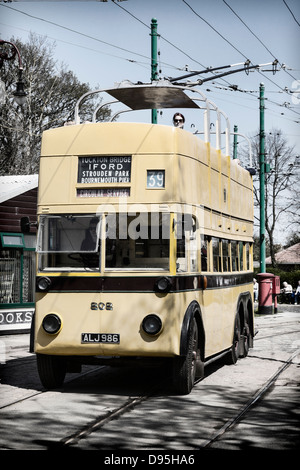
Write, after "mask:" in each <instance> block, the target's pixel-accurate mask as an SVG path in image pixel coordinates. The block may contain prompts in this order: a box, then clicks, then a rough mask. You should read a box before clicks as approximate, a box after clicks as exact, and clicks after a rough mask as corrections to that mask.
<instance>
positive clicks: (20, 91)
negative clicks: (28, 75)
mask: <svg viewBox="0 0 300 470" xmlns="http://www.w3.org/2000/svg"><path fill="white" fill-rule="evenodd" d="M3 44H9V45H10V46H11V47H12V51H11V55H9V54H8V53H7V52H0V67H2V65H3V62H4V60H13V59H14V58H15V56H16V54H17V55H18V60H19V76H18V81H17V84H16V91H15V92H14V93H13V95H14V99H15V102H16V103H17V104H18V105H19V106H22V105H23V104H25V101H26V92H25V90H24V82H23V78H22V75H23V67H22V60H21V55H20V52H19V50H18V48H17V46H16V45H15V44H14V43H12V42H8V41H4V40H3V39H0V45H1V46H2V45H3Z"/></svg>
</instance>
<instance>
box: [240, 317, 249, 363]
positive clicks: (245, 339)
mask: <svg viewBox="0 0 300 470" xmlns="http://www.w3.org/2000/svg"><path fill="white" fill-rule="evenodd" d="M250 343H251V333H250V328H249V325H248V323H247V322H246V323H245V326H244V328H243V332H242V334H241V339H240V357H247V356H248V352H249V348H250Z"/></svg>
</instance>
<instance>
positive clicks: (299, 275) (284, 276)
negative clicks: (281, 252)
mask: <svg viewBox="0 0 300 470" xmlns="http://www.w3.org/2000/svg"><path fill="white" fill-rule="evenodd" d="M267 272H268V273H272V274H275V276H279V277H280V286H281V287H282V285H283V282H285V281H286V282H287V283H288V284H291V286H292V287H293V289H296V287H297V286H298V281H300V270H295V271H283V270H282V269H279V268H272V267H267ZM257 273H258V270H257V269H255V270H254V277H256V276H257Z"/></svg>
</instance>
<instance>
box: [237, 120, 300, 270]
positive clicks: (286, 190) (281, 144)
mask: <svg viewBox="0 0 300 470" xmlns="http://www.w3.org/2000/svg"><path fill="white" fill-rule="evenodd" d="M251 142H252V149H253V154H254V161H255V163H256V168H257V169H258V175H256V177H254V179H253V190H254V204H255V206H256V208H259V205H260V188H259V149H260V145H259V135H256V136H255V137H253V138H252V139H251ZM244 153H245V152H243V154H244ZM265 153H266V158H265V160H266V161H267V162H268V163H270V166H271V171H270V172H269V173H266V180H265V181H266V184H265V229H266V233H267V235H268V242H269V243H268V244H269V249H270V256H271V260H272V266H273V267H274V266H275V265H276V260H275V254H276V252H277V250H278V246H279V247H280V245H276V243H275V239H274V237H275V231H276V230H277V229H278V227H279V225H280V224H281V225H282V226H287V225H288V224H290V222H291V221H287V220H285V219H286V217H287V214H288V208H289V206H290V199H293V200H295V197H296V181H297V175H296V172H297V170H296V171H295V168H297V165H296V162H297V156H296V155H295V152H294V148H293V147H291V146H289V145H288V141H287V138H286V137H285V136H284V135H283V133H282V131H281V130H280V129H273V130H272V131H271V132H270V133H269V134H267V135H266V137H265ZM255 219H256V220H257V221H259V215H256V214H255ZM285 235H286V233H285Z"/></svg>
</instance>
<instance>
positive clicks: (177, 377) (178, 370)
mask: <svg viewBox="0 0 300 470" xmlns="http://www.w3.org/2000/svg"><path fill="white" fill-rule="evenodd" d="M198 336H199V332H198V326H197V322H196V320H195V318H193V320H192V321H191V324H190V328H189V332H188V338H187V341H188V344H187V354H186V356H184V357H176V358H174V360H173V384H174V389H175V392H176V393H179V394H181V395H187V394H189V393H190V392H191V390H192V388H193V386H194V383H195V380H196V379H198V378H201V377H203V375H204V363H203V362H202V360H201V357H200V348H199V339H198Z"/></svg>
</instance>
